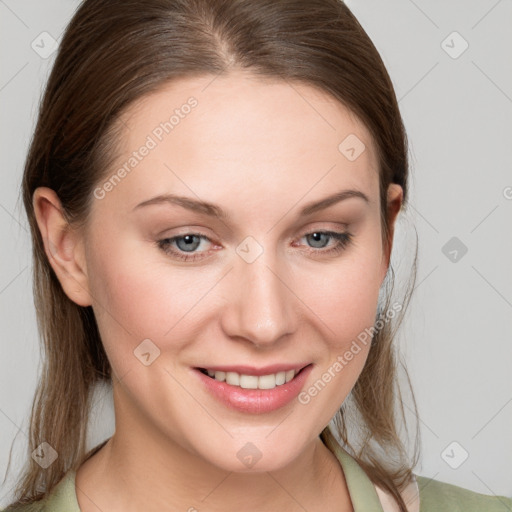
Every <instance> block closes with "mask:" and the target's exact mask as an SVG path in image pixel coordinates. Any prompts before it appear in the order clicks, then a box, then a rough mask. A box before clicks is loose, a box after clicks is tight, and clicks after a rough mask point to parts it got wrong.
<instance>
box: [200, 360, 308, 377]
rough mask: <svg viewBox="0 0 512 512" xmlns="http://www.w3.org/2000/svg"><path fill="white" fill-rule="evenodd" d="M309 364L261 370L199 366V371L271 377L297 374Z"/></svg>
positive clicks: (282, 365)
mask: <svg viewBox="0 0 512 512" xmlns="http://www.w3.org/2000/svg"><path fill="white" fill-rule="evenodd" d="M309 364H310V363H298V364H271V365H269V366H264V367H263V368H256V367H255V366H245V365H222V366H215V365H212V366H210V365H208V366H199V367H198V368H199V369H203V370H212V371H214V372H236V373H239V374H240V375H255V376H261V375H271V374H273V373H279V372H287V371H290V370H295V371H296V372H299V371H300V370H302V369H303V368H305V367H306V366H309Z"/></svg>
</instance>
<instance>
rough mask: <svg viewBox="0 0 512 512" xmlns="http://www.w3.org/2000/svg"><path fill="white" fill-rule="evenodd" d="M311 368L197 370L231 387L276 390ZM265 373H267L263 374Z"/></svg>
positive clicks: (306, 366)
mask: <svg viewBox="0 0 512 512" xmlns="http://www.w3.org/2000/svg"><path fill="white" fill-rule="evenodd" d="M309 366H311V364H307V365H305V366H298V367H296V368H291V369H286V370H285V369H282V370H280V371H275V372H271V371H269V370H264V369H263V370H246V371H243V372H242V371H232V370H230V369H226V368H224V369H222V370H221V369H218V368H196V369H197V370H199V371H200V372H201V373H203V374H204V375H206V376H208V377H209V378H210V379H213V380H215V381H217V382H225V383H226V384H229V385H230V386H234V387H239V388H242V389H263V390H264V389H274V388H276V387H279V386H283V385H285V384H288V383H289V382H291V381H292V380H294V379H295V378H296V377H297V376H298V375H299V374H300V373H301V372H303V371H304V370H305V369H306V368H308V367H309ZM263 372H265V373H263Z"/></svg>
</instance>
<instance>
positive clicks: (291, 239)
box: [8, 0, 512, 512]
mask: <svg viewBox="0 0 512 512" xmlns="http://www.w3.org/2000/svg"><path fill="white" fill-rule="evenodd" d="M407 177H408V162H407V141H406V135H405V131H404V128H403V125H402V120H401V117H400V113H399V110H398V105H397V102H396V97H395V94H394V91H393V87H392V84H391V81H390V79H389V77H388V74H387V72H386V70H385V68H384V65H383V63H382V61H381V59H380V57H379V55H378V53H377V51H376V49H375V47H374V46H373V44H372V43H371V41H370V39H369V38H368V36H367V35H366V33H365V32H364V30H363V29H362V28H361V26H360V25H359V23H358V22H357V20H356V19H355V18H354V17H353V15H352V14H351V12H350V11H349V9H348V8H347V7H346V6H345V5H344V4H343V3H341V2H338V1H336V0H315V1H311V0H308V1H307V2H306V1H297V0H293V1H291V0H290V1H280V2H273V1H270V0H255V1H251V2H241V1H235V2H233V1H230V2H227V1H221V0H192V1H190V0H177V1H176V0H150V1H145V2H139V1H138V2H135V1H132V0H129V1H126V0H123V1H122V2H121V1H110V2H103V1H100V0H86V1H84V2H83V3H82V5H81V6H80V8H79V9H78V11H77V13H76V14H75V16H74V18H73V19H72V21H71V23H70V25H69V27H68V29H67V31H66V33H65V35H64V38H63V40H62V43H61V47H60V49H59V53H58V56H57V59H56V62H55V65H54V69H53V71H52V74H51V76H50V79H49V82H48V85H47V89H46V92H45V97H44V100H43V104H42V106H41V111H40V114H39V119H38V124H37V127H36V132H35V136H34V139H33V141H32V144H31V148H30V152H29V155H28V159H27V163H26V168H25V175H24V181H23V194H24V204H25V207H26V210H27V215H28V218H29V222H30V225H31V230H32V236H33V241H34V261H35V267H34V268H35V294H36V295H35V298H36V306H37V312H38V315H39V322H40V326H41V330H42V333H43V337H44V341H45V349H46V350H45V352H46V353H45V356H46V358H45V371H44V372H43V376H42V380H41V383H40V384H41V385H40V387H39V390H38V394H37V396H36V397H35V403H34V409H33V415H32V424H31V430H30V439H31V454H32V456H31V458H30V460H29V466H28V467H27V470H26V473H25V475H24V478H23V479H22V481H21V482H20V485H19V488H18V492H17V501H16V503H13V504H12V506H11V507H9V508H8V510H27V511H28V510H43V507H45V508H44V510H52V511H59V510H66V511H68V512H69V511H78V510H81V511H85V512H89V511H97V510H103V511H107V510H108V511H114V512H115V511H117V510H123V511H130V510H144V511H150V510H159V511H161V510H173V511H174V510H189V511H193V510H235V509H237V510H238V509H240V508H243V509H244V510H247V511H257V510H258V511H259V510H287V511H288V510H289V511H295V510H308V511H316V510H333V511H334V510H337V511H338V510H342V511H370V510H375V511H391V510H393V511H395V510H396V511H401V512H405V511H407V510H409V511H412V510H421V511H428V510H435V511H442V510H454V508H455V507H460V509H461V510H486V511H492V510H502V508H500V507H503V506H504V504H505V505H506V506H509V507H510V506H511V505H512V500H510V499H508V498H504V497H496V496H494V497H491V496H484V495H480V494H477V493H474V492H471V491H469V490H465V489H462V488H459V487H456V486H452V485H449V484H446V483H443V482H438V481H435V480H429V479H427V478H424V477H421V476H416V475H414V474H413V471H412V469H413V467H414V466H415V464H416V462H417V457H418V453H417V450H416V451H415V455H414V457H409V456H408V454H407V450H406V448H405V447H404V446H403V444H402V441H401V440H400V438H399V435H398V425H397V423H396V421H397V418H396V414H395V408H397V406H400V404H399V403H398V404H397V403H396V397H398V396H400V395H399V393H398V392H397V389H398V388H397V387H396V382H395V381H396V360H395V354H394V348H393V344H392V342H393V334H394V330H395V328H396V327H392V325H394V324H398V323H399V322H397V320H399V319H400V317H401V315H402V314H403V311H404V310H405V307H406V305H407V301H408V300H409V296H410V294H409V293H406V297H405V300H404V301H403V302H401V303H393V304H391V300H390V294H389V288H388V284H389V282H390V281H392V270H391V267H390V265H389V262H390V255H391V249H392V244H393V233H394V226H395V222H396V219H397V216H398V214H399V212H400V211H401V210H402V209H403V208H404V207H405V204H406V200H407V184H408V181H407ZM411 282H412V281H411ZM381 292H383V298H382V297H381V296H380V294H381ZM384 292H385V293H384ZM395 317H396V318H395ZM393 320H394V322H393ZM100 382H107V383H108V382H112V386H113V396H114V408H115V417H116V431H115V434H114V435H113V436H112V437H111V438H109V439H107V440H106V441H105V442H104V443H102V444H101V445H99V446H97V447H95V448H94V449H93V450H91V451H89V452H86V446H85V439H86V426H87V419H88V411H89V405H90V403H89V397H90V392H91V390H92V389H93V387H94V385H96V384H97V383H100ZM398 410H399V407H398ZM402 411H403V409H402ZM333 418H334V423H333V424H334V425H336V431H331V427H330V426H329V424H330V421H331V419H333ZM416 446H417V445H416Z"/></svg>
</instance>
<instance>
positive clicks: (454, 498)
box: [416, 475, 512, 512]
mask: <svg viewBox="0 0 512 512" xmlns="http://www.w3.org/2000/svg"><path fill="white" fill-rule="evenodd" d="M416 481H417V483H418V488H419V493H420V512H431V511H432V512H445V511H446V512H459V511H460V512H512V498H507V497H505V496H490V495H486V494H480V493H477V492H474V491H471V490H469V489H465V488H463V487H459V486H457V485H453V484H449V483H446V482H441V481H439V480H433V479H431V478H426V477H423V476H418V475H416Z"/></svg>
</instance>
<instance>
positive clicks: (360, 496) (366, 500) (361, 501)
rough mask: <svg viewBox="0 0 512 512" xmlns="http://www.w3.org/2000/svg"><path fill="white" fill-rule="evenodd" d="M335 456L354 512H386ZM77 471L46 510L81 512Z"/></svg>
mask: <svg viewBox="0 0 512 512" xmlns="http://www.w3.org/2000/svg"><path fill="white" fill-rule="evenodd" d="M333 448H334V455H335V456H336V458H337V459H338V461H339V462H340V465H341V467H342V469H343V473H344V475H345V480H346V482H347V487H348V491H349V494H350V500H351V501H352V506H353V508H354V512H386V511H385V510H384V509H383V508H382V504H381V502H380V500H379V496H378V495H377V491H376V488H375V486H374V484H373V483H372V481H371V480H370V479H369V477H368V476H367V474H366V473H365V471H364V470H363V469H362V468H361V467H360V466H359V464H358V463H357V462H356V460H355V459H354V458H353V457H352V456H351V455H350V454H349V453H348V452H347V451H346V450H344V449H343V448H342V447H341V446H339V445H338V446H334V447H333ZM75 477H76V471H75V470H69V471H68V472H67V473H66V474H65V475H64V477H63V478H62V480H61V481H60V482H59V483H58V484H57V485H56V486H55V487H54V489H53V491H52V492H51V493H50V494H49V495H48V498H47V508H46V510H52V511H53V512H80V507H79V506H78V499H77V495H76V489H75Z"/></svg>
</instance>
